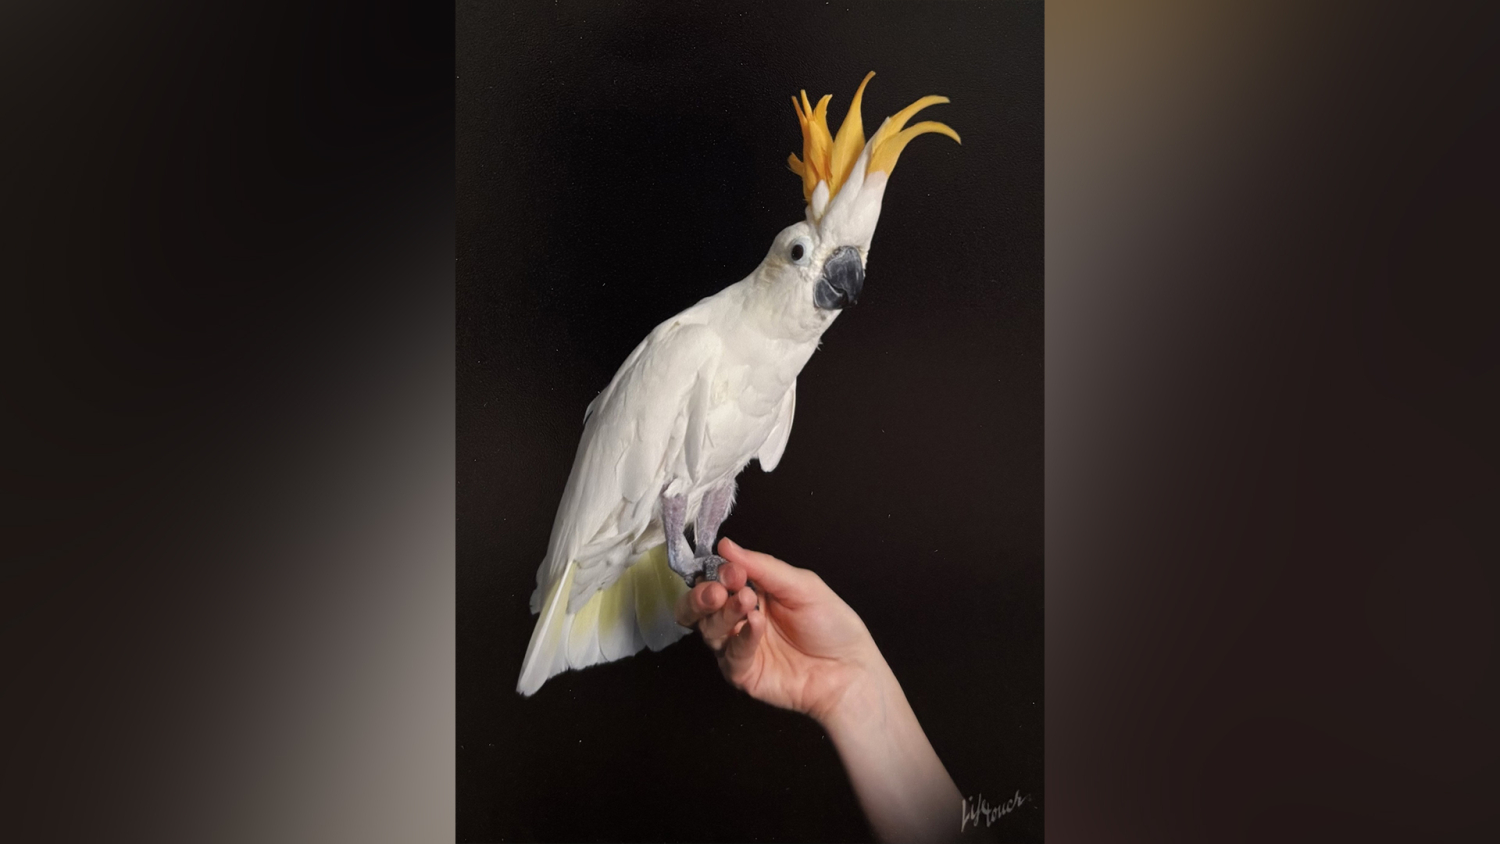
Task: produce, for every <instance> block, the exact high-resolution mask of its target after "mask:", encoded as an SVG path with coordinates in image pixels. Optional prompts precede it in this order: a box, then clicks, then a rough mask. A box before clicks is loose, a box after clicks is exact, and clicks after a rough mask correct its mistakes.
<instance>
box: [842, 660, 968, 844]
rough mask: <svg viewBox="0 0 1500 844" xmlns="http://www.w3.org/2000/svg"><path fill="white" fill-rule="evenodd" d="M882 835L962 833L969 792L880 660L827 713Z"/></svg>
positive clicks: (923, 837) (921, 837)
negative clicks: (962, 813) (962, 789)
mask: <svg viewBox="0 0 1500 844" xmlns="http://www.w3.org/2000/svg"><path fill="white" fill-rule="evenodd" d="M822 723H823V727H824V729H826V730H828V735H829V738H831V739H832V740H833V744H834V747H835V748H837V749H838V752H839V757H840V758H841V759H842V760H843V763H844V768H845V770H846V771H847V772H848V774H849V780H850V782H851V783H852V784H853V785H854V792H855V794H856V795H857V796H858V797H859V802H860V805H861V806H862V807H863V808H864V810H865V814H866V816H867V817H868V818H869V820H870V826H871V827H873V828H874V830H875V834H876V835H877V836H878V837H879V838H880V839H881V840H882V841H903V842H904V841H940V840H948V839H952V838H956V837H957V836H958V829H959V815H960V811H959V809H960V805H961V803H962V798H961V797H960V796H959V793H958V788H957V787H956V786H955V785H954V784H953V779H952V778H951V777H949V776H948V771H947V769H945V768H944V767H943V763H942V761H941V760H939V759H938V757H937V753H936V752H935V751H934V750H933V749H932V744H931V742H929V741H928V740H927V734H926V733H924V732H923V731H922V725H921V724H919V723H918V722H917V716H916V713H914V712H913V711H912V708H911V705H910V704H909V703H908V702H907V700H906V694H905V693H904V692H902V691H901V684H900V683H898V682H897V681H896V676H895V675H894V674H893V673H891V670H890V668H889V667H888V666H887V665H886V664H885V662H884V660H881V661H880V662H879V664H878V665H874V666H872V667H871V668H870V670H869V671H868V673H867V676H866V678H865V679H863V680H862V681H861V682H859V683H858V684H856V685H855V686H854V687H852V688H851V689H850V690H849V691H848V692H847V693H846V694H845V695H844V696H843V698H842V699H841V700H840V702H839V704H838V706H836V707H835V708H834V710H833V711H832V712H831V713H830V714H829V715H828V717H826V718H824V719H822Z"/></svg>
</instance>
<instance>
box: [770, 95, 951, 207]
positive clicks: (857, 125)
mask: <svg viewBox="0 0 1500 844" xmlns="http://www.w3.org/2000/svg"><path fill="white" fill-rule="evenodd" d="M874 76H875V71H873V70H872V71H870V72H869V73H867V74H865V78H864V81H862V82H860V83H859V88H858V90H856V91H855V92H854V99H853V100H852V101H850V103H849V112H848V113H847V114H845V115H844V122H843V123H841V124H840V125H839V132H838V135H836V136H835V135H832V134H830V133H829V131H828V102H829V100H831V99H832V95H831V94H830V95H824V96H823V98H822V99H820V100H818V105H817V107H816V108H815V107H813V106H812V105H811V104H810V103H809V102H808V99H807V92H806V91H802V92H801V93H802V97H801V99H800V100H799V99H798V98H797V97H792V108H794V109H796V111H797V122H798V124H800V125H801V127H802V157H801V158H798V157H797V154H796V153H795V152H794V153H792V154H791V155H789V156H787V162H786V164H787V168H788V169H789V170H791V171H792V172H793V173H796V174H797V175H798V176H800V177H801V178H802V199H803V200H804V201H806V202H807V203H809V204H811V203H812V195H813V191H814V190H816V189H817V187H818V182H827V183H828V198H829V200H830V201H831V200H832V199H833V197H835V196H837V195H838V192H839V188H842V187H843V186H844V182H845V181H846V180H847V179H848V178H849V173H850V171H851V170H853V169H854V162H855V161H856V160H857V159H858V158H859V154H860V151H861V150H863V149H864V147H865V129H864V121H863V119H862V117H861V115H860V104H861V103H862V102H863V101H864V95H865V86H866V85H868V84H869V83H870V79H871V78H873V77H874ZM946 102H948V98H947V97H938V96H929V97H923V98H921V99H920V100H917V101H916V102H914V103H912V104H911V105H909V106H907V107H906V108H903V109H901V110H900V111H898V112H896V113H895V114H894V115H891V116H890V117H889V118H887V119H886V121H885V123H883V124H881V126H880V129H879V130H878V131H876V133H875V138H874V140H873V141H872V142H871V146H870V161H869V164H868V166H867V167H866V173H877V172H880V173H885V174H886V175H890V173H891V171H892V170H894V169H896V160H897V159H898V158H900V157H901V151H902V150H903V149H906V145H907V144H908V143H911V140H912V138H915V137H917V136H918V135H925V134H927V133H929V132H935V133H937V134H940V135H947V136H948V137H950V138H952V139H953V140H955V141H958V142H959V143H963V141H961V140H959V137H958V133H957V132H955V131H953V129H952V128H950V127H949V126H948V125H947V124H945V123H938V122H936V121H932V120H924V121H922V122H921V123H916V124H913V125H912V126H910V127H907V125H906V123H907V121H909V120H911V118H912V117H913V116H914V115H915V114H916V113H917V112H919V111H921V110H922V109H924V108H927V107H928V106H930V105H937V104H938V103H946Z"/></svg>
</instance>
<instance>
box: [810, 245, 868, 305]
mask: <svg viewBox="0 0 1500 844" xmlns="http://www.w3.org/2000/svg"><path fill="white" fill-rule="evenodd" d="M864 287H865V265H864V264H863V263H861V262H860V260H859V250H858V249H856V248H854V247H853V246H840V247H839V248H838V249H837V250H835V251H834V253H833V254H832V255H829V256H828V260H827V261H825V262H824V263H823V277H822V278H820V279H818V287H817V290H816V291H814V293H813V303H814V304H816V305H817V306H818V307H820V308H822V309H823V310H825V311H836V310H839V309H841V308H847V307H849V306H850V305H852V304H854V303H855V302H858V301H859V291H861V290H863V289H864Z"/></svg>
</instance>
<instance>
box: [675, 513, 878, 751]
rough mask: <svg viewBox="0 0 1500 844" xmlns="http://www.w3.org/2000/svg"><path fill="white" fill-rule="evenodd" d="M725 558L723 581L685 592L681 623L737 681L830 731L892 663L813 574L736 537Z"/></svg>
mask: <svg viewBox="0 0 1500 844" xmlns="http://www.w3.org/2000/svg"><path fill="white" fill-rule="evenodd" d="M719 555H720V556H722V557H723V558H724V559H725V560H727V561H728V563H727V564H725V565H723V566H721V567H720V568H719V580H718V582H713V581H709V582H705V583H700V584H698V585H697V586H695V587H693V589H692V590H691V591H689V592H687V593H686V594H684V595H683V596H682V598H681V599H680V600H679V601H678V602H677V622H678V623H679V624H681V625H682V626H684V627H696V628H697V629H698V631H699V632H700V633H701V634H702V636H703V640H704V642H706V643H707V644H708V646H709V647H710V648H712V649H713V651H714V653H715V654H716V655H717V657H718V660H719V670H720V671H722V672H723V673H724V677H725V678H726V679H727V680H729V682H730V683H733V684H734V685H735V686H736V687H738V688H740V689H742V690H744V691H745V692H747V693H748V694H749V695H750V696H751V697H754V698H756V699H757V700H761V701H764V702H766V703H769V704H772V705H773V706H780V707H783V708H785V709H791V710H794V711H797V712H802V713H805V714H807V715H810V716H812V717H813V718H814V719H816V720H817V721H819V722H820V723H823V724H824V725H825V726H827V725H828V722H829V720H830V719H831V718H833V717H834V716H835V715H836V714H838V713H839V712H840V710H841V708H842V707H843V704H844V702H845V699H846V698H847V697H848V696H849V695H850V692H851V691H852V690H854V689H856V688H860V687H861V686H862V685H865V684H867V682H868V681H869V680H870V679H871V678H872V677H875V676H878V675H879V674H880V673H881V672H880V670H881V669H882V668H884V666H885V660H884V658H882V657H881V655H880V651H879V649H878V648H876V646H875V642H874V640H873V639H872V638H871V637H870V631H869V630H868V629H866V627H865V624H864V622H863V621H861V620H860V618H859V615H858V614H856V613H855V612H854V610H853V609H851V608H850V607H849V605H848V604H846V603H844V601H843V599H841V598H840V597H839V596H838V595H836V594H834V592H833V590H832V589H830V588H829V587H828V585H827V584H825V583H824V582H823V579H822V578H821V577H819V576H818V575H817V574H815V573H814V572H811V571H809V570H807V569H800V568H796V567H795V566H791V565H788V564H787V563H784V562H782V561H781V560H778V559H776V558H775V557H772V556H771V555H769V554H762V553H760V552H758V551H749V550H746V549H744V548H741V547H740V546H739V545H737V544H735V543H734V542H733V541H732V540H729V539H723V540H721V541H720V542H719Z"/></svg>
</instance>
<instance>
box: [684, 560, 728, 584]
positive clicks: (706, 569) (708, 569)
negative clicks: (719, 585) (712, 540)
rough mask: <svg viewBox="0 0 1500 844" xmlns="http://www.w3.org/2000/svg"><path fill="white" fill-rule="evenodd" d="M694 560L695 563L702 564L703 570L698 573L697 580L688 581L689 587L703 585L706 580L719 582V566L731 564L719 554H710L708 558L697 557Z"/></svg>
mask: <svg viewBox="0 0 1500 844" xmlns="http://www.w3.org/2000/svg"><path fill="white" fill-rule="evenodd" d="M693 559H694V561H695V562H697V563H699V564H701V565H702V566H703V568H702V570H701V571H699V572H698V577H697V579H695V580H690V581H688V585H689V586H693V585H695V584H698V583H702V582H704V581H705V580H718V579H719V566H722V565H724V564H725V563H727V562H729V561H728V560H726V559H724V558H723V557H720V556H719V555H718V554H709V555H708V556H706V557H695V558H693Z"/></svg>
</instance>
